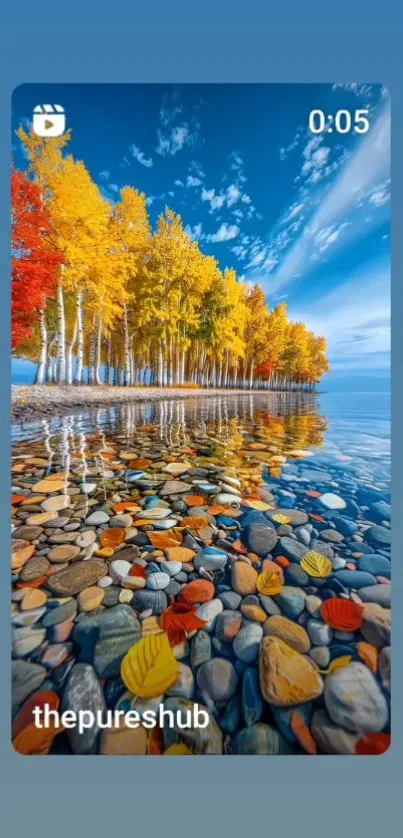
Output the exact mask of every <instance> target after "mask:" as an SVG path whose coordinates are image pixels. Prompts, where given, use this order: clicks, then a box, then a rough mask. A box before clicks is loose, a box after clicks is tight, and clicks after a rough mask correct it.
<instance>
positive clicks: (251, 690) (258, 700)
mask: <svg viewBox="0 0 403 838" xmlns="http://www.w3.org/2000/svg"><path fill="white" fill-rule="evenodd" d="M242 713H243V717H244V720H245V724H246V725H248V726H249V725H254V724H255V722H258V721H259V720H260V719H261V717H262V714H263V699H262V694H261V692H260V684H259V675H258V671H257V669H256V668H255V667H252V666H248V667H247V669H245V672H244V676H243V681H242Z"/></svg>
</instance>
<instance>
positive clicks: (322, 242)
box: [315, 222, 349, 253]
mask: <svg viewBox="0 0 403 838" xmlns="http://www.w3.org/2000/svg"><path fill="white" fill-rule="evenodd" d="M348 226H349V225H348V223H347V222H343V223H342V224H339V226H338V227H337V226H336V225H335V224H331V225H330V227H322V229H321V230H319V232H318V233H317V234H316V236H315V244H316V245H317V248H318V251H319V253H324V252H325V250H327V249H328V247H330V246H331V245H332V244H334V242H336V241H337V239H338V238H339V236H340V234H341V233H342V231H343V230H344V228H345V227H348Z"/></svg>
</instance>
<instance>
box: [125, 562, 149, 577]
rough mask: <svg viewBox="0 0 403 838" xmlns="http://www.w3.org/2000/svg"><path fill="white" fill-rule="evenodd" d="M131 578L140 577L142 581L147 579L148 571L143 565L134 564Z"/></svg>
mask: <svg viewBox="0 0 403 838" xmlns="http://www.w3.org/2000/svg"><path fill="white" fill-rule="evenodd" d="M129 576H140V577H141V579H147V573H146V569H145V567H143V565H141V564H132V566H131V568H130V570H129Z"/></svg>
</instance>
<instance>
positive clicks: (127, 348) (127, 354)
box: [123, 303, 130, 387]
mask: <svg viewBox="0 0 403 838" xmlns="http://www.w3.org/2000/svg"><path fill="white" fill-rule="evenodd" d="M123 324H124V335H125V372H124V381H123V384H124V386H125V387H128V386H129V384H130V345H129V320H128V313H127V304H126V303H125V304H124V306H123Z"/></svg>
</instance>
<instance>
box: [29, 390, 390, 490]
mask: <svg viewBox="0 0 403 838" xmlns="http://www.w3.org/2000/svg"><path fill="white" fill-rule="evenodd" d="M150 425H152V426H154V427H155V426H157V427H158V428H159V435H160V438H161V440H162V441H164V442H165V443H167V444H172V443H174V442H175V443H176V444H177V443H180V444H186V443H187V444H191V442H192V439H194V438H195V437H198V438H200V437H201V436H206V435H207V436H208V437H210V438H211V439H212V440H213V441H214V442H215V443H216V455H217V458H220V457H223V458H225V454H226V452H227V451H231V453H232V454H234V453H236V452H237V451H240V450H241V449H242V442H243V440H244V439H245V438H248V436H255V438H256V436H257V437H258V438H259V439H261V440H263V441H266V442H267V443H268V444H269V446H271V448H272V450H273V451H275V452H276V453H280V454H281V453H282V454H284V455H285V456H287V453H288V451H289V450H291V449H303V450H304V451H310V452H312V454H313V455H315V457H316V458H317V462H319V461H322V462H324V459H323V458H325V459H326V458H329V457H330V458H331V460H332V461H333V463H334V462H339V465H340V468H341V469H344V468H345V469H346V470H347V471H348V470H349V469H350V468H351V467H352V464H354V468H355V469H357V468H360V467H361V468H362V469H364V470H365V471H364V472H363V474H364V475H365V479H366V480H368V479H371V478H372V480H374V481H381V482H382V484H383V487H384V488H386V487H387V486H388V485H389V473H390V398H389V394H387V393H373V394H372V393H358V394H351V393H346V394H343V393H324V394H318V395H304V394H275V393H274V394H265V395H263V394H256V395H251V394H249V393H248V394H239V395H237V396H233V395H231V396H225V395H223V396H221V397H206V398H195V399H175V400H163V401H159V402H156V401H147V402H142V403H139V402H133V404H123V405H117V406H105V407H101V408H92V409H88V410H80V411H75V412H73V413H72V414H71V415H69V416H63V417H58V416H55V417H54V418H50V419H40V420H38V421H36V422H32V421H29V422H23V421H19V422H18V423H15V424H14V425H13V427H12V439H13V444H14V449H15V454H20V455H21V454H22V453H24V452H25V451H26V450H27V444H28V445H29V444H30V443H33V444H34V445H35V448H37V446H38V445H41V447H43V449H44V450H46V451H47V452H48V454H51V455H52V456H53V457H55V458H56V459H58V460H61V461H62V462H66V464H67V459H68V457H69V456H70V455H71V454H75V453H77V451H81V452H82V453H85V450H86V448H87V445H88V440H87V437H89V436H92V440H91V448H92V449H93V448H94V443H93V435H94V434H99V435H100V437H99V446H100V447H102V445H103V444H105V442H106V441H107V440H108V439H110V438H112V437H114V436H119V439H120V440H121V441H125V442H130V440H131V438H132V437H133V434H134V433H136V432H138V431H139V429H141V428H143V427H147V426H150ZM345 457H348V458H352V461H353V462H351V460H350V461H349V463H348V462H347V461H346V460H345V459H344V458H345ZM311 463H312V458H311Z"/></svg>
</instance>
